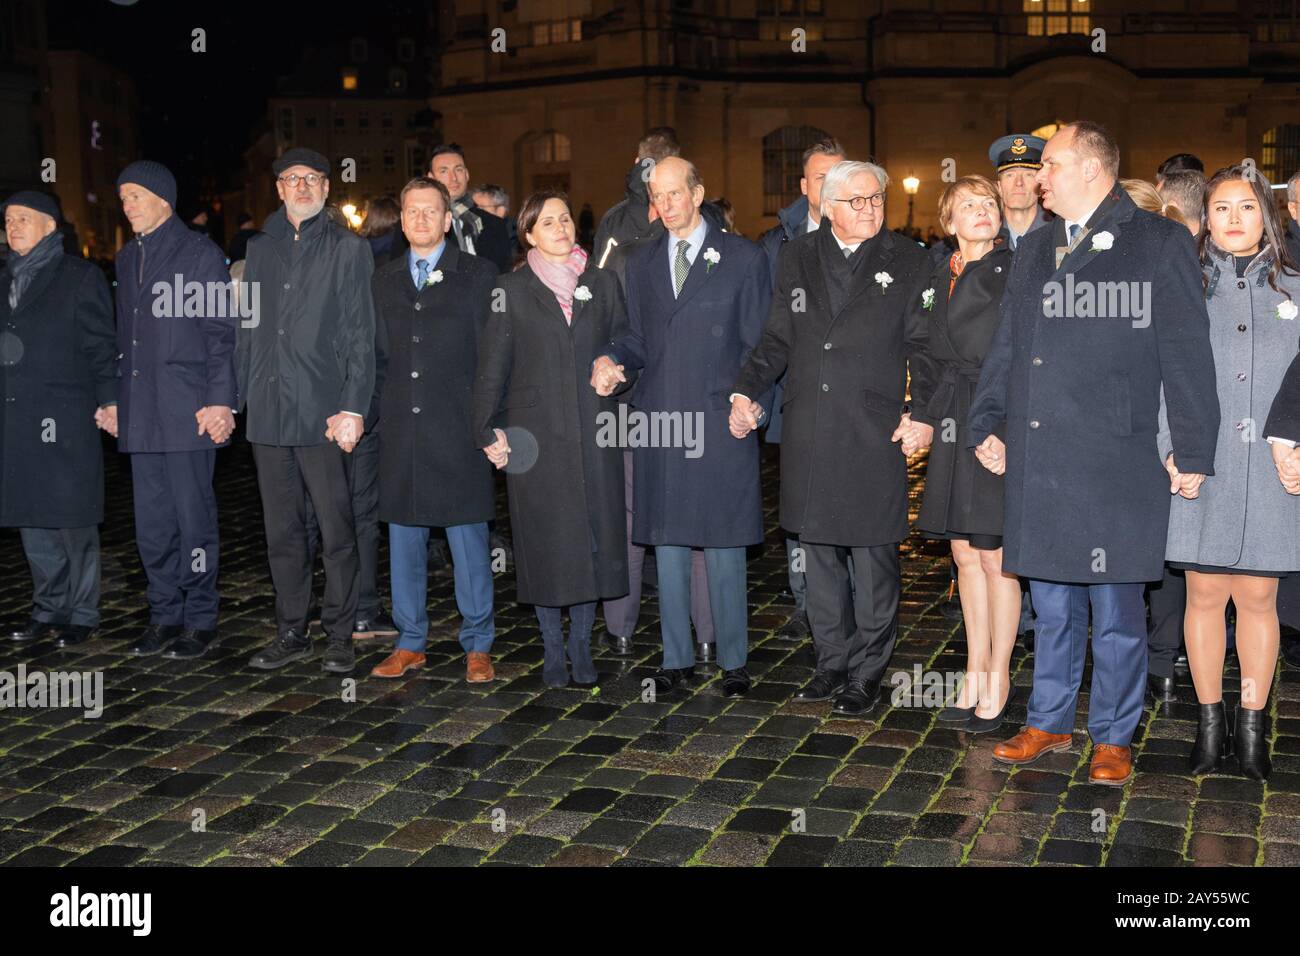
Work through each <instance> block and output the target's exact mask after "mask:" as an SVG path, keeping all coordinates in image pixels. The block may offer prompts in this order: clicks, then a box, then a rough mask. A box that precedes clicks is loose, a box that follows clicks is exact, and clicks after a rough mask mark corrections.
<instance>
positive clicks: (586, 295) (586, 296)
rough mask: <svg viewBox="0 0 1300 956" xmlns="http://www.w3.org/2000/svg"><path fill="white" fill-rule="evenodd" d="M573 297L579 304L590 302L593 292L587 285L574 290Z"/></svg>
mask: <svg viewBox="0 0 1300 956" xmlns="http://www.w3.org/2000/svg"><path fill="white" fill-rule="evenodd" d="M573 297H574V298H575V299H577V300H578V301H579V302H590V301H591V290H590V289H588V288H587V287H586V286H585V285H580V286H578V287H577V288H576V289H574V290H573Z"/></svg>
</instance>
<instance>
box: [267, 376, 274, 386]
mask: <svg viewBox="0 0 1300 956" xmlns="http://www.w3.org/2000/svg"><path fill="white" fill-rule="evenodd" d="M274 381H275V376H274V375H272V376H271V377H270V378H268V379H267V380H266V383H267V384H268V385H270V384H271V383H272V382H274Z"/></svg>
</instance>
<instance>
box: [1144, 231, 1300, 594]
mask: <svg viewBox="0 0 1300 956" xmlns="http://www.w3.org/2000/svg"><path fill="white" fill-rule="evenodd" d="M1206 249H1207V250H1208V251H1209V254H1210V262H1211V264H1210V266H1209V267H1208V268H1207V270H1206V272H1207V274H1208V284H1207V286H1206V306H1207V308H1208V310H1209V313H1210V339H1211V342H1212V344H1213V347H1214V367H1215V376H1216V380H1217V383H1218V394H1219V406H1220V408H1221V409H1222V417H1221V420H1220V424H1219V434H1218V446H1217V448H1216V449H1215V452H1214V475H1213V477H1210V478H1207V479H1205V483H1204V484H1203V485H1201V491H1200V495H1199V496H1198V497H1196V498H1194V499H1191V500H1188V499H1185V498H1181V497H1175V498H1174V499H1173V502H1172V505H1171V509H1170V513H1169V535H1168V540H1167V545H1168V546H1167V549H1166V556H1167V559H1168V560H1169V561H1175V562H1189V563H1194V564H1206V565H1214V566H1219V567H1231V568H1234V569H1238V570H1240V571H1241V572H1243V573H1245V572H1249V571H1277V572H1289V571H1297V570H1300V497H1296V496H1292V495H1288V494H1287V493H1286V491H1285V490H1284V489H1283V488H1282V483H1281V482H1280V481H1279V480H1278V477H1277V471H1276V469H1275V468H1274V467H1273V457H1272V452H1271V449H1270V447H1269V444H1268V442H1266V441H1265V438H1267V437H1268V436H1267V435H1266V434H1265V430H1264V422H1265V420H1266V419H1267V418H1268V413H1269V408H1270V406H1271V405H1272V404H1273V399H1274V397H1275V396H1276V395H1277V392H1278V389H1279V388H1280V387H1281V384H1282V379H1283V377H1284V376H1285V375H1286V370H1287V367H1288V366H1289V365H1290V364H1291V361H1292V360H1293V359H1294V358H1295V357H1296V353H1297V351H1298V350H1300V319H1285V318H1282V317H1281V313H1280V311H1279V306H1281V307H1282V309H1281V312H1287V311H1289V310H1287V309H1286V307H1285V306H1284V303H1286V302H1287V295H1286V294H1287V293H1289V294H1290V297H1291V301H1292V302H1294V303H1298V304H1300V276H1297V275H1292V274H1288V273H1285V272H1284V273H1282V274H1281V275H1280V276H1278V279H1277V285H1278V289H1280V290H1282V291H1281V292H1278V291H1275V290H1274V289H1273V287H1272V286H1270V285H1269V283H1268V272H1269V269H1270V267H1271V266H1272V264H1273V252H1272V250H1271V249H1269V248H1265V249H1264V251H1263V252H1261V253H1260V254H1259V255H1258V256H1256V257H1255V259H1254V261H1253V262H1251V263H1250V265H1249V266H1247V268H1246V274H1245V276H1243V277H1242V278H1238V277H1237V276H1236V275H1235V271H1234V265H1233V260H1232V257H1231V256H1230V255H1228V254H1227V253H1225V252H1223V251H1222V250H1220V249H1219V248H1218V247H1217V246H1215V245H1214V243H1213V242H1207V243H1206ZM1161 413H1162V414H1161V429H1160V435H1159V438H1158V444H1159V448H1160V458H1161V461H1164V460H1165V458H1166V457H1167V456H1168V455H1169V454H1170V453H1171V452H1172V453H1173V456H1174V462H1175V464H1177V463H1178V462H1179V455H1178V446H1177V443H1176V442H1175V441H1173V439H1172V438H1171V436H1170V434H1169V428H1168V425H1167V424H1166V421H1165V415H1164V408H1163V406H1162V408H1161Z"/></svg>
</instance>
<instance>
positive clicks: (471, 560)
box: [388, 521, 496, 654]
mask: <svg viewBox="0 0 1300 956" xmlns="http://www.w3.org/2000/svg"><path fill="white" fill-rule="evenodd" d="M447 542H448V544H450V545H451V559H452V571H453V572H454V574H455V581H456V608H457V610H459V611H460V616H461V619H462V620H461V625H460V645H461V647H463V648H464V649H465V652H466V653H470V652H473V651H479V652H482V653H484V654H486V653H487V652H488V651H490V650H491V649H492V639H493V638H494V637H495V636H496V626H495V623H494V621H493V615H492V558H491V555H490V554H489V552H488V526H487V522H486V521H480V522H479V523H477V524H462V525H453V526H452V527H450V528H448V529H447ZM388 557H389V572H390V576H391V578H392V589H393V622H394V623H395V624H396V625H397V628H398V630H399V631H400V632H401V633H400V635H399V637H398V638H397V648H398V649H399V650H403V651H415V652H417V653H421V654H422V653H424V649H425V646H426V645H427V644H428V642H429V611H428V607H427V596H428V589H429V529H428V528H420V527H411V526H409V525H401V524H390V525H389V526H388Z"/></svg>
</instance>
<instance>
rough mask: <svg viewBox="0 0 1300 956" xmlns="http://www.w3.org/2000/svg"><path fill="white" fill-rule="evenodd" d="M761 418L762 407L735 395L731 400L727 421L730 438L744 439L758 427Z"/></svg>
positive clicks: (742, 396)
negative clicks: (729, 414) (729, 415)
mask: <svg viewBox="0 0 1300 956" xmlns="http://www.w3.org/2000/svg"><path fill="white" fill-rule="evenodd" d="M762 417H763V407H762V406H761V405H759V404H758V402H751V401H750V400H749V399H747V398H746V397H745V396H744V395H736V396H735V397H734V398H732V400H731V417H730V418H728V419H727V426H728V427H729V428H730V429H731V437H732V438H744V437H745V436H746V435H748V434H749V433H750V432H752V431H753V430H754V429H755V428H757V427H758V422H759V419H761V418H762Z"/></svg>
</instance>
